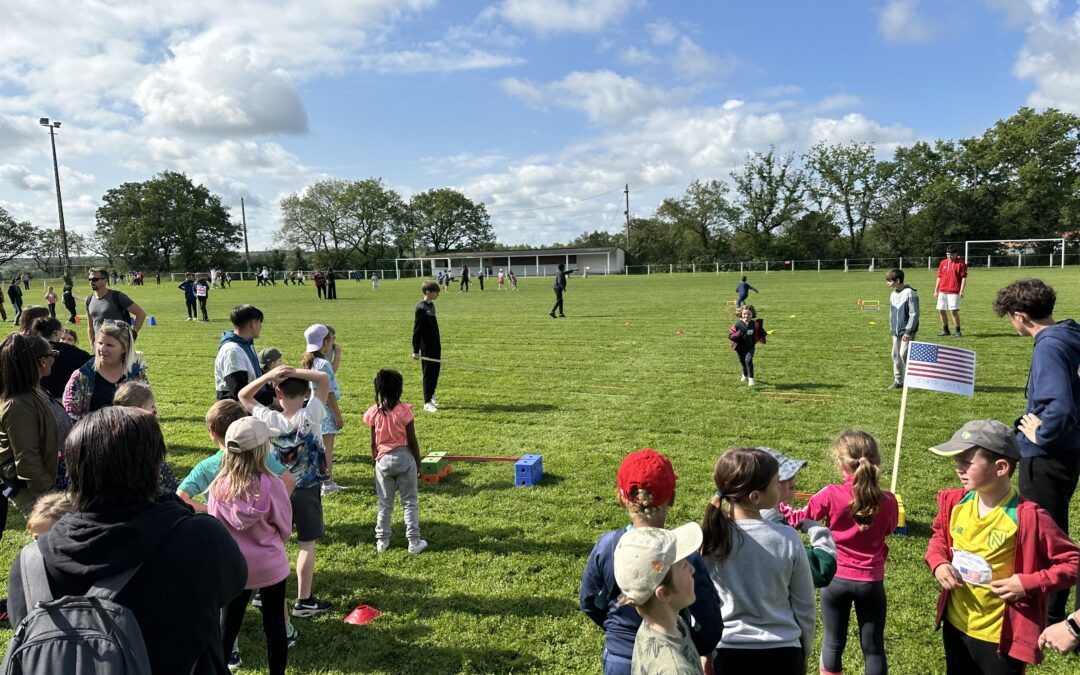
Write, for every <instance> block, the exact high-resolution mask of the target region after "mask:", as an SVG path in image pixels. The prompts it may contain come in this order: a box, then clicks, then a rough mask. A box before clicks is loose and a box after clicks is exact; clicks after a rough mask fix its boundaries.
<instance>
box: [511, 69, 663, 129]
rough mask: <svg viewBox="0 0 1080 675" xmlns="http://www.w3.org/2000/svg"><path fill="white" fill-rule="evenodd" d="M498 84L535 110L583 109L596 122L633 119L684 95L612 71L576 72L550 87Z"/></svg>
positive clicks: (516, 82)
mask: <svg viewBox="0 0 1080 675" xmlns="http://www.w3.org/2000/svg"><path fill="white" fill-rule="evenodd" d="M499 85H500V87H501V88H502V90H503V91H504V92H506V93H507V94H510V95H511V96H514V97H516V98H519V99H521V100H522V101H524V102H525V103H527V104H529V105H530V106H533V107H535V108H541V109H544V108H548V107H555V108H565V109H571V110H581V111H582V112H584V113H585V114H586V115H587V116H588V118H589V120H590V121H593V122H599V121H602V120H627V119H631V118H634V117H637V116H639V115H642V114H644V113H645V112H647V111H648V110H651V109H654V108H656V107H659V106H661V105H665V104H670V103H672V102H673V101H675V100H678V99H681V98H682V97H683V96H684V94H683V93H681V92H679V91H677V90H666V89H661V88H659V87H650V86H646V85H644V84H642V83H641V82H639V81H637V80H635V79H634V78H632V77H623V76H621V75H619V74H618V73H614V72H612V71H610V70H598V71H594V72H573V73H570V74H569V75H567V76H566V77H564V78H563V79H561V80H558V81H556V82H551V83H548V84H536V83H533V82H530V81H528V80H521V79H517V78H507V79H504V80H502V81H501V82H500V83H499Z"/></svg>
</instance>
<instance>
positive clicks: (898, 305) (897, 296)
mask: <svg viewBox="0 0 1080 675" xmlns="http://www.w3.org/2000/svg"><path fill="white" fill-rule="evenodd" d="M889 332H890V333H892V334H893V335H895V336H897V337H900V336H901V335H910V336H911V337H915V333H918V332H919V293H918V291H916V290H915V289H914V288H912V287H911V286H908V285H907V284H904V285H903V286H902V287H900V288H899V289H897V290H895V291H893V292H892V293H890V294H889Z"/></svg>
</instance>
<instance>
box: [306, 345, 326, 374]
mask: <svg viewBox="0 0 1080 675" xmlns="http://www.w3.org/2000/svg"><path fill="white" fill-rule="evenodd" d="M315 359H324V360H325V359H326V357H325V356H323V355H322V350H319V351H317V352H304V357H303V358H302V359H300V365H301V366H303V367H304V368H306V369H308V370H311V368H312V367H313V366H314V365H315Z"/></svg>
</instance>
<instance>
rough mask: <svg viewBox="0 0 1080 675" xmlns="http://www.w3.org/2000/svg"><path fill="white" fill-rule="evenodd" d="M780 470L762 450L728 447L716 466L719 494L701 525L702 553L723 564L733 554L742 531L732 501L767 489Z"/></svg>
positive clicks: (717, 493)
mask: <svg viewBox="0 0 1080 675" xmlns="http://www.w3.org/2000/svg"><path fill="white" fill-rule="evenodd" d="M779 471H780V465H779V464H777V462H776V460H775V459H773V457H772V455H770V454H768V453H766V452H764V451H762V450H757V449H753V448H729V449H727V450H725V451H724V453H723V454H722V455H720V457H719V459H717V460H716V466H715V467H713V482H714V483H716V494H715V495H714V496H713V498H712V499H710V500H709V505H708V506H706V507H705V520H704V521H703V522H702V524H701V530H702V534H703V537H702V543H701V554H702V555H711V556H712V557H713V558H715V559H716V561H717V562H721V563H722V562H724V561H725V560H726V559H727V558H728V557H729V556H731V553H732V548H733V542H734V540H735V538H736V537H737V536H739V532H740V531H739V528H738V527H736V526H735V521H734V519H733V518H732V517H731V514H730V513H729V512H728V511H729V510H730V508H731V504H733V503H736V502H741V501H742V500H744V499H747V498H748V497H749V496H750V493H751V492H754V491H755V490H756V491H759V492H760V491H762V490H765V489H767V488H768V487H769V483H771V482H772V479H773V477H774V476H776V475H777V473H779ZM725 501H727V502H728V504H724V502H725Z"/></svg>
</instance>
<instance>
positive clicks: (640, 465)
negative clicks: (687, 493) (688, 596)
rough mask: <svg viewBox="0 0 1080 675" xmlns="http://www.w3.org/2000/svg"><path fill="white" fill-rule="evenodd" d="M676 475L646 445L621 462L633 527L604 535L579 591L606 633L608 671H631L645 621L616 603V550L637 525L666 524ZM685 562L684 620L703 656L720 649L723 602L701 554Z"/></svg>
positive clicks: (623, 502)
mask: <svg viewBox="0 0 1080 675" xmlns="http://www.w3.org/2000/svg"><path fill="white" fill-rule="evenodd" d="M676 478H677V476H676V475H675V470H674V469H673V468H672V466H671V461H670V460H669V459H668V458H667V457H665V456H663V455H661V454H660V453H658V452H656V451H655V450H650V449H648V448H646V449H644V450H638V451H637V452H632V453H630V454H629V455H627V456H626V457H625V458H624V459H623V461H622V464H620V465H619V471H618V476H617V480H616V485H617V489H616V499H617V500H618V504H619V507H620V508H622V509H623V510H625V511H626V513H627V515H628V516H629V517H630V527H620V528H619V529H617V530H611V531H609V532H605V533H604V534H602V535H600V540H599V541H598V542H597V543H596V546H594V547H593V550H592V553H590V554H589V560H588V562H587V563H586V564H585V574H584V575H583V576H582V579H581V592H580V595H579V598H580V605H581V611H583V612H585V614H586V615H587V616H588V617H589V618H590V619H592V620H593V621H594V622H595V623H596V625H597V626H600V628H602V629H603V631H604V653H603V656H602V657H601V658H602V662H603V670H604V673H606V674H607V675H612V674H615V675H629V673H630V666H631V660H632V658H633V657H634V655H635V653H636V651H637V650H636V647H635V642H636V637H637V635H638V627H639V626H640V625H641V615H639V614H638V613H637V612H636V611H634V610H632V609H631V608H629V607H626V606H624V605H620V604H619V602H618V600H619V595H620V593H622V591H621V590H620V587H619V584H617V583H615V577H614V570H613V567H614V553H615V548H616V546H618V545H619V543H620V541H621V540H623V539H624V538H625V535H626V534H627V533H628V532H631V531H633V530H634V529H640V528H652V527H656V528H663V527H664V524H665V523H666V522H667V515H668V510H669V509H670V508H671V506H672V504H674V503H675V481H676ZM687 561H688V562H689V563H690V564H691V565H692V566H693V570H694V591H695V593H694V594H695V600H694V601H693V602H692V603H691V604H690V606H689V613H688V614H685V615H684V616H683V620H684V621H685V622H686V625H691V621H690V618H691V617H692V618H693V624H692V625H693V629H692V630H691V631H690V638H691V640H693V644H694V655H695V657H696V656H697V655H699V654H700V655H701V656H708V655H709V654H711V653H712V651H713V649H714V648H715V647H716V643H717V642H718V641H719V640H720V634H721V632H722V631H723V628H724V622H723V619H722V618H721V616H720V600H719V598H718V597H717V595H716V589H715V588H714V587H713V584H712V580H711V579H710V578H709V570H708V568H707V567H706V566H705V563H704V561H703V560H702V558H701V556H700V555H698V554H697V553H693V554H692V555H690V556H689V557H688V558H687ZM695 661H696V658H695ZM700 669H701V667H700V665H698V670H700Z"/></svg>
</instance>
